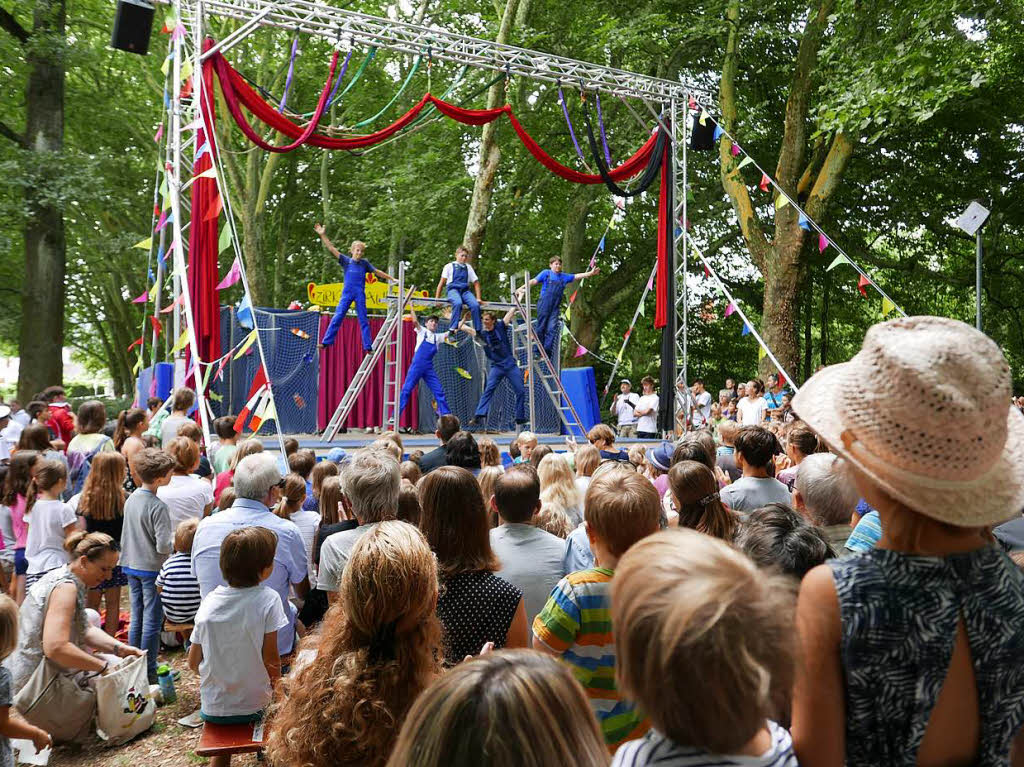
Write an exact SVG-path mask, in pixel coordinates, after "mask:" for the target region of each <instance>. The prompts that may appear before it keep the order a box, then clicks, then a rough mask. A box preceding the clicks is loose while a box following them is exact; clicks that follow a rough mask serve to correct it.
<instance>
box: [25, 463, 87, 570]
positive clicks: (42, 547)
mask: <svg viewBox="0 0 1024 767" xmlns="http://www.w3.org/2000/svg"><path fill="white" fill-rule="evenodd" d="M67 484H68V470H67V467H66V466H64V464H62V463H60V462H59V461H47V460H45V459H44V460H42V461H39V462H38V463H37V464H36V471H35V475H34V476H33V477H32V481H31V482H29V485H28V503H26V505H25V518H26V519H31V522H30V523H29V527H28V537H27V539H26V542H25V558H26V559H27V560H28V574H27V575H26V577H25V588H26V589H31V588H32V584H34V583H35V582H36V581H38V580H40V579H41V578H42V577H43V576H44V575H46V574H47V573H48V572H50V570H56V569H57V568H58V567H60V566H61V565H66V564H67V563H68V555H67V553H66V552H65V551H64V539H65V538H66V537H67V536H69V535H71V533H72V532H74V529H75V522H77V521H78V520H77V518H76V517H75V510H74V509H73V508H72V507H71V506H70V505H68V504H66V503H64V501H62V500H61V493H63V492H64V488H65V487H67Z"/></svg>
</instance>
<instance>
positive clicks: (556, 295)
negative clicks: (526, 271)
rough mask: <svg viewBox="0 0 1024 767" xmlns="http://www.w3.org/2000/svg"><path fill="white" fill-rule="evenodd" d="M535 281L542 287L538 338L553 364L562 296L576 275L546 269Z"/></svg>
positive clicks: (538, 315)
mask: <svg viewBox="0 0 1024 767" xmlns="http://www.w3.org/2000/svg"><path fill="white" fill-rule="evenodd" d="M534 279H535V280H537V282H538V283H540V285H541V288H540V300H539V301H537V338H538V339H539V340H540V343H541V346H543V347H544V351H545V352H547V354H548V357H551V358H552V362H553V361H554V360H553V358H554V356H555V346H556V345H557V344H558V330H559V328H558V314H559V310H560V309H561V308H562V295H563V294H564V293H565V286H566V285H568V284H569V283H570V282H572V281H573V280H574V279H576V275H575V274H567V273H566V272H559V273H557V274H556V273H555V272H553V271H551V270H550V269H545V270H544V271H543V272H541V273H540V274H538V275H537V276H536V277H534Z"/></svg>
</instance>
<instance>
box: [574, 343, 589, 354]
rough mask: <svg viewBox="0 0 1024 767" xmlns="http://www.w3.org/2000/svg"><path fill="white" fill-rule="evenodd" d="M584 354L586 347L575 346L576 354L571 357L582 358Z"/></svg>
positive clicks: (581, 345)
mask: <svg viewBox="0 0 1024 767" xmlns="http://www.w3.org/2000/svg"><path fill="white" fill-rule="evenodd" d="M586 353H587V347H586V346H584V345H583V344H577V346H576V353H575V354H574V355H572V356H573V357H582V356H583V355H584V354H586Z"/></svg>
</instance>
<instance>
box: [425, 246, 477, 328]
mask: <svg viewBox="0 0 1024 767" xmlns="http://www.w3.org/2000/svg"><path fill="white" fill-rule="evenodd" d="M467 258H469V251H468V250H466V249H465V248H464V247H462V246H461V245H460V246H459V247H458V248H456V249H455V260H454V261H452V262H451V263H448V264H445V267H444V269H443V270H442V271H441V281H440V282H438V283H437V293H436V295H435V298H440V297H441V291H442V290H444V288H445V286H446V285H447V287H448V293H447V295H448V301H449V302H450V303H451V305H452V318H451V320H450V321H449V322H448V332H449V333H451V332H452V331H454V330H458V327H459V323H460V322H462V307H463V306H465V307H467V308H468V309H469V313H470V315H471V316H472V317H473V329H474V330H475V331H476V332H477V333H479V332H480V330H481V325H480V301H481V298H480V280H478V279H477V276H476V271H474V269H473V266H472V264H468V263H466V259H467ZM470 285H472V286H473V291H475V293H476V295H473V291H470V289H469V286H470Z"/></svg>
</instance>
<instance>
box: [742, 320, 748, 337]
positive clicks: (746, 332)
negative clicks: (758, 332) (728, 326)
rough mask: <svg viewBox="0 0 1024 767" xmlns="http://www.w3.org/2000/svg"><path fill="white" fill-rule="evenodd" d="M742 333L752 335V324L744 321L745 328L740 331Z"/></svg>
mask: <svg viewBox="0 0 1024 767" xmlns="http://www.w3.org/2000/svg"><path fill="white" fill-rule="evenodd" d="M740 335H741V336H749V335H750V325H748V324H747V323H745V322H744V323H743V330H742V331H741V332H740Z"/></svg>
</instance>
